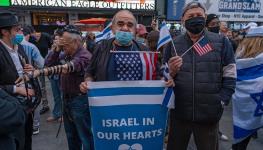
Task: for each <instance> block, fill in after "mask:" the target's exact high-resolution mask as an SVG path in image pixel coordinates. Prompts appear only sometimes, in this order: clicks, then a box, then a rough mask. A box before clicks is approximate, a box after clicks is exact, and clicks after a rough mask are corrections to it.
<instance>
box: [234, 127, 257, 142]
mask: <svg viewBox="0 0 263 150" xmlns="http://www.w3.org/2000/svg"><path fill="white" fill-rule="evenodd" d="M257 130H258V129H252V130H246V129H242V128H240V127H238V126H235V125H234V138H235V139H242V138H245V137H247V136H249V135H251V134H253V133H254V132H256V131H257Z"/></svg>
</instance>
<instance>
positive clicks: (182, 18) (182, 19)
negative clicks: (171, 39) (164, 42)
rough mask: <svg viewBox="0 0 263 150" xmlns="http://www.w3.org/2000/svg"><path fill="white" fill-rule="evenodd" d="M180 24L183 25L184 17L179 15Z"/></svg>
mask: <svg viewBox="0 0 263 150" xmlns="http://www.w3.org/2000/svg"><path fill="white" fill-rule="evenodd" d="M180 20H181V25H183V26H184V17H181V19H180Z"/></svg>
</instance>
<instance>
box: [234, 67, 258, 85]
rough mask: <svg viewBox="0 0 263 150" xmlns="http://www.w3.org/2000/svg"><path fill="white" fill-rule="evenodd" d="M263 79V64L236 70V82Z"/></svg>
mask: <svg viewBox="0 0 263 150" xmlns="http://www.w3.org/2000/svg"><path fill="white" fill-rule="evenodd" d="M258 77H263V64H261V65H257V66H253V67H250V68H245V69H239V70H237V81H243V80H252V79H256V78H258Z"/></svg>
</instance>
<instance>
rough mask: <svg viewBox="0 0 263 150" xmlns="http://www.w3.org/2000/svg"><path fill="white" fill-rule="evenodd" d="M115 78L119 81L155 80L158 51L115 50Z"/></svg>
mask: <svg viewBox="0 0 263 150" xmlns="http://www.w3.org/2000/svg"><path fill="white" fill-rule="evenodd" d="M113 55H114V56H113V57H114V63H115V66H116V70H115V79H116V80H119V81H131V80H155V79H156V75H157V74H156V64H157V59H158V53H152V52H121V51H119V52H118V51H116V52H113Z"/></svg>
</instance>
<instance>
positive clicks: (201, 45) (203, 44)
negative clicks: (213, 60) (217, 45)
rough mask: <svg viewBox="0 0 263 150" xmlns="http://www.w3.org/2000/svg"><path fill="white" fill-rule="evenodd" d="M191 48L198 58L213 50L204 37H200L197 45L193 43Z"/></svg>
mask: <svg viewBox="0 0 263 150" xmlns="http://www.w3.org/2000/svg"><path fill="white" fill-rule="evenodd" d="M193 47H194V49H195V51H196V52H197V53H198V55H199V56H202V55H205V54H207V53H208V52H210V51H212V50H213V48H212V46H211V45H210V43H209V41H208V40H207V38H205V37H204V36H203V37H201V40H199V41H198V42H197V43H195V44H194V45H193Z"/></svg>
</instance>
